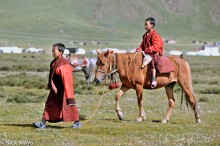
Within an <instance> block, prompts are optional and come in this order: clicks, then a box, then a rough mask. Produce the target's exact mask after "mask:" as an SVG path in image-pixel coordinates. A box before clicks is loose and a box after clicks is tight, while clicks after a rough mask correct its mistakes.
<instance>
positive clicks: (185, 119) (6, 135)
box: [0, 54, 220, 146]
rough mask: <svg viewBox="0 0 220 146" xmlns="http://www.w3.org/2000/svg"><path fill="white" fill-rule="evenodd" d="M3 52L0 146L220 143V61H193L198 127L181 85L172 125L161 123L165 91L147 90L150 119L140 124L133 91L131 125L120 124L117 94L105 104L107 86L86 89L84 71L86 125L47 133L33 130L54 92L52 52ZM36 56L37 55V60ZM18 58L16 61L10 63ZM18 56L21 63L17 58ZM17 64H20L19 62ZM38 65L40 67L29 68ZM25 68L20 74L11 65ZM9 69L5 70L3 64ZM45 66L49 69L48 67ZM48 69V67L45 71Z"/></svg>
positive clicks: (128, 107)
mask: <svg viewBox="0 0 220 146" xmlns="http://www.w3.org/2000/svg"><path fill="white" fill-rule="evenodd" d="M25 56H26V57H24V54H22V55H16V56H14V54H1V57H0V61H1V65H0V69H1V71H0V73H1V74H0V106H1V110H0V115H1V116H0V126H1V128H0V145H4V144H3V143H5V142H12V143H13V142H14V143H17V144H19V143H20V145H25V144H24V143H25V142H26V145H27V144H28V142H29V144H32V145H43V146H47V145H48V146H51V145H54V146H56V145H57V146H60V145H65V146H67V145H71V146H72V145H152V146H153V145H155V146H156V145H167V146H168V145H169V146H170V145H204V146H207V145H220V132H219V128H220V124H219V120H220V115H219V110H220V98H219V97H220V96H219V95H220V88H219V84H220V70H219V65H220V63H219V61H218V60H219V57H187V58H186V59H187V60H188V62H189V63H190V66H191V69H192V75H193V86H194V90H195V93H196V96H197V99H198V101H199V108H200V111H201V115H202V117H201V119H202V123H201V124H195V123H194V122H195V118H194V114H193V112H192V110H191V109H190V108H187V107H186V105H185V104H183V106H182V110H181V104H180V89H179V87H178V86H177V87H175V97H176V106H175V109H174V111H173V115H172V116H171V120H170V123H169V124H161V123H158V122H152V121H157V120H161V119H162V118H163V116H164V114H165V111H166V108H167V106H168V102H167V99H166V95H165V91H164V89H158V90H154V91H149V90H145V91H144V109H145V111H146V113H147V119H146V120H145V121H143V122H141V123H136V121H135V119H136V118H137V116H138V106H137V101H136V97H135V92H134V91H133V90H130V91H129V92H127V93H126V94H125V95H123V97H122V99H121V107H122V109H123V111H124V114H125V121H123V122H122V121H119V120H118V118H117V116H116V113H115V110H114V103H115V101H114V96H115V94H116V92H117V90H112V91H110V90H106V93H105V95H104V98H103V100H102V102H101V105H100V107H99V109H98V111H97V113H96V114H95V116H94V117H93V118H92V119H91V120H90V121H89V122H87V123H84V122H85V121H86V120H88V119H89V118H90V117H91V116H92V114H93V113H94V111H95V109H96V107H97V105H98V102H99V101H100V98H101V95H100V94H101V92H102V90H103V86H101V85H100V86H99V85H92V86H91V87H90V88H87V87H85V86H84V85H85V83H84V76H83V75H82V73H76V74H74V79H75V92H76V100H77V104H78V108H79V110H80V117H81V122H82V124H83V126H82V127H81V128H80V129H71V128H70V126H71V124H72V123H48V125H47V128H46V129H44V130H37V129H34V128H33V127H32V124H31V123H32V122H35V121H39V120H40V119H41V116H42V111H43V108H44V103H45V100H46V96H47V94H48V91H47V90H46V89H45V88H44V85H45V84H46V83H47V76H48V71H47V70H46V69H41V68H45V67H46V64H48V63H49V61H50V59H51V58H50V57H49V55H48V54H43V55H33V54H25ZM33 56H34V57H33ZM7 58H13V59H11V60H10V59H7ZM15 58H17V59H15ZM14 60H16V61H14ZM27 62H28V64H35V63H36V62H38V64H37V63H36V64H35V65H34V69H33V68H29V67H28V66H25V64H27ZM12 64H13V65H14V66H17V65H20V66H22V67H21V68H20V70H19V69H18V70H17V71H15V70H14V69H13V67H10V66H11V65H12ZM7 65H8V66H9V67H8V70H6V71H5V70H3V69H2V66H7ZM42 65H43V66H42ZM44 65H45V67H44Z"/></svg>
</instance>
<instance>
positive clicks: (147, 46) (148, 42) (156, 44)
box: [136, 30, 163, 55]
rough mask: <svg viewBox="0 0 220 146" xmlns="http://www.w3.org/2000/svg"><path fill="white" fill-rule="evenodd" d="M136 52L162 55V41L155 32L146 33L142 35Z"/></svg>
mask: <svg viewBox="0 0 220 146" xmlns="http://www.w3.org/2000/svg"><path fill="white" fill-rule="evenodd" d="M136 50H140V51H144V52H145V53H146V54H149V55H151V54H160V55H163V40H162V38H161V37H160V35H159V34H158V33H157V32H156V31H155V30H152V31H151V32H150V33H148V32H146V33H145V34H144V35H143V41H142V42H141V45H140V46H139V47H138V48H137V49H136Z"/></svg>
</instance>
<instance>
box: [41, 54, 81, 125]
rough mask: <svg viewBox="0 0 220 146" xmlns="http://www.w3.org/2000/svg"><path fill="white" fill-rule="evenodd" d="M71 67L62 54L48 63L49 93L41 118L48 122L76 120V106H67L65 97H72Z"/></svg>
mask: <svg viewBox="0 0 220 146" xmlns="http://www.w3.org/2000/svg"><path fill="white" fill-rule="evenodd" d="M72 71H73V67H72V65H70V63H69V62H68V61H67V60H66V59H64V58H63V57H62V56H61V57H60V58H59V60H58V61H56V60H53V61H52V62H51V64H50V75H49V82H48V88H49V89H50V93H49V95H48V98H47V101H46V103H45V109H44V112H43V119H44V120H45V121H49V122H60V121H63V122H70V121H78V120H79V113H78V109H77V107H76V106H67V102H66V99H68V98H74V91H73V77H72Z"/></svg>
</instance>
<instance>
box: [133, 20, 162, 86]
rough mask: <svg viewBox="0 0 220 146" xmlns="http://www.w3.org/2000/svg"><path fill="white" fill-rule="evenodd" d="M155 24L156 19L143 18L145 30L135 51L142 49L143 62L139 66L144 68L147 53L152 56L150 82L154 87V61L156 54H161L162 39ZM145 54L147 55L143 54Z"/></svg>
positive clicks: (155, 83) (155, 60)
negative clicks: (155, 28)
mask: <svg viewBox="0 0 220 146" xmlns="http://www.w3.org/2000/svg"><path fill="white" fill-rule="evenodd" d="M155 25H156V21H155V19H154V18H152V17H150V18H147V19H146V20H145V23H144V27H145V30H146V31H147V32H146V33H145V34H144V35H143V41H142V42H141V45H140V46H139V47H138V48H137V49H136V51H142V52H143V56H144V58H143V64H142V66H141V68H144V67H145V66H146V65H147V64H148V62H147V59H146V57H147V55H150V56H151V57H152V60H151V62H150V68H151V73H152V83H151V88H154V87H156V85H157V81H156V62H157V58H158V57H156V55H157V56H162V55H163V51H164V50H163V40H162V38H161V37H160V35H159V34H158V33H157V32H156V31H155V30H154V27H155ZM145 54H147V55H145Z"/></svg>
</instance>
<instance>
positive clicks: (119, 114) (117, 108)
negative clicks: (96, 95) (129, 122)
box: [115, 85, 129, 120]
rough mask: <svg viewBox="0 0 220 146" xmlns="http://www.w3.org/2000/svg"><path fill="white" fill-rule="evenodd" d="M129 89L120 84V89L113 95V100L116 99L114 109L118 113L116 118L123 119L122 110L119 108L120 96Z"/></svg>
mask: <svg viewBox="0 0 220 146" xmlns="http://www.w3.org/2000/svg"><path fill="white" fill-rule="evenodd" d="M128 90H129V88H127V87H125V86H123V85H122V86H121V89H120V90H119V91H118V93H117V94H116V96H115V101H116V104H115V111H116V113H117V115H118V118H119V120H123V119H124V115H123V112H122V110H121V107H120V103H119V102H120V97H121V96H122V95H123V94H124V93H125V92H127V91H128Z"/></svg>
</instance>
